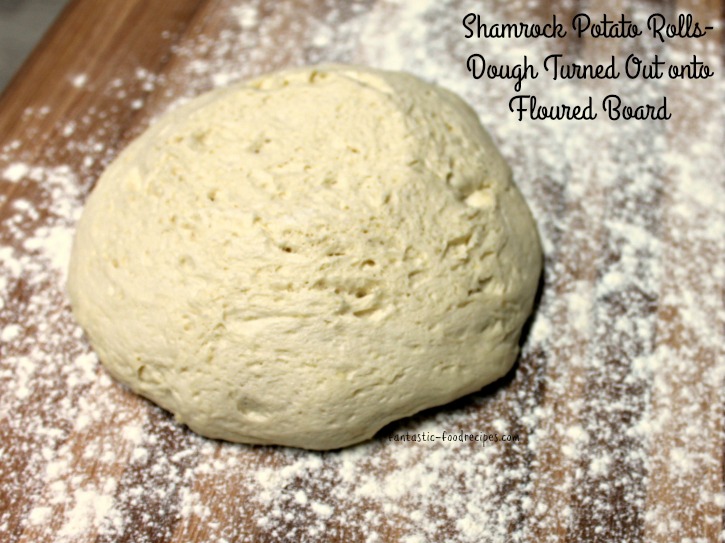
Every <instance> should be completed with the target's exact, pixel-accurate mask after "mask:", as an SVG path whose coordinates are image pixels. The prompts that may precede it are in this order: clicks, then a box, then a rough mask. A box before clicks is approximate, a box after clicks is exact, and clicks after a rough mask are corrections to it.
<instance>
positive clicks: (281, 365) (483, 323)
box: [68, 66, 542, 449]
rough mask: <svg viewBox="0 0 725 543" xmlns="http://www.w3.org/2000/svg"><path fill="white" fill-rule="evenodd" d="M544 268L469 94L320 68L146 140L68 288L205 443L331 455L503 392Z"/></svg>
mask: <svg viewBox="0 0 725 543" xmlns="http://www.w3.org/2000/svg"><path fill="white" fill-rule="evenodd" d="M541 260H542V257H541V248H540V245H539V239H538V236H537V232H536V226H535V224H534V221H533V219H532V217H531V214H530V212H529V210H528V208H527V206H526V204H525V202H524V200H523V199H522V197H521V194H520V193H519V191H518V190H517V188H516V187H515V185H514V184H513V183H512V181H511V172H510V170H509V168H508V166H507V165H506V163H505V162H504V160H503V159H502V157H501V155H500V154H499V152H498V151H497V149H496V147H495V146H494V144H493V143H492V141H491V138H490V137H489V136H488V134H487V133H486V132H485V131H484V129H483V128H482V127H481V125H480V123H479V121H478V118H477V116H476V114H475V113H474V112H473V110H471V109H470V108H469V107H468V106H467V105H466V104H465V103H464V102H463V101H462V100H461V99H460V98H458V97H457V96H455V95H454V94H452V93H451V92H448V91H446V90H444V89H442V88H440V87H437V86H434V85H431V84H428V83H425V82H423V81H421V80H420V79H417V78H415V77H413V76H410V75H407V74H403V73H394V72H384V71H379V70H373V69H368V68H361V67H353V66H321V67H316V68H303V69H295V70H291V71H283V72H278V73H275V74H271V75H268V76H264V77H261V78H259V79H256V80H254V81H251V82H246V83H241V84H237V85H234V86H231V87H228V88H225V89H221V90H216V91H213V92H210V93H208V94H205V95H203V96H201V97H199V98H197V99H195V100H193V101H191V102H190V103H188V104H186V105H185V106H183V107H180V108H179V109H176V110H174V111H172V112H170V113H168V114H166V115H165V116H164V117H162V118H161V119H160V120H159V122H157V123H155V124H154V125H153V126H152V127H151V128H149V129H148V130H147V131H146V132H145V133H144V134H143V135H141V137H139V138H138V139H137V140H135V141H134V142H133V143H132V144H131V145H129V146H128V148H126V149H125V150H124V151H123V152H122V153H121V154H120V155H119V157H118V158H117V159H116V160H115V161H114V162H113V163H112V164H111V165H110V166H109V168H108V169H107V170H106V172H105V173H104V174H103V176H102V177H101V179H100V180H99V181H98V184H97V186H96V188H95V189H94V191H93V193H92V194H91V195H90V197H89V198H88V203H87V205H86V208H85V210H84V213H83V216H82V218H81V220H80V222H79V224H78V230H77V234H76V238H75V243H74V247H73V254H72V258H71V265H70V274H69V284H68V291H69V294H70V298H71V302H72V306H73V312H74V314H75V316H76V317H77V319H78V321H79V322H80V323H81V325H82V326H83V328H84V329H85V330H86V332H87V335H88V337H89V338H90V341H91V343H92V345H93V347H94V348H95V350H96V352H97V353H98V356H99V357H100V359H101V361H102V362H103V364H104V365H105V367H106V368H107V369H108V371H109V372H110V373H111V374H112V375H113V376H115V377H116V378H117V379H118V380H119V381H121V382H123V383H125V384H126V385H128V386H129V387H131V388H132V389H133V390H135V391H136V392H138V393H139V394H142V395H143V396H146V397H147V398H150V399H151V400H153V401H154V402H156V403H157V404H159V405H161V406H163V407H164V408H166V409H168V410H169V411H171V412H173V413H174V414H175V415H176V417H177V419H178V420H179V421H182V422H184V423H185V424H187V425H188V426H189V427H190V428H191V429H193V430H194V431H196V432H198V433H200V434H202V435H205V436H209V437H214V438H222V439H226V440H230V441H239V442H244V443H272V444H281V445H290V446H295V447H303V448H309V449H331V448H337V447H343V446H346V445H350V444H353V443H356V442H359V441H362V440H365V439H368V438H370V437H371V436H373V435H374V434H375V432H376V431H378V430H379V429H380V428H381V427H383V426H384V425H386V424H387V423H389V422H391V421H393V420H395V419H398V418H401V417H405V416H407V415H411V414H413V413H415V412H417V411H419V410H421V409H424V408H427V407H431V406H435V405H440V404H444V403H447V402H449V401H451V400H453V399H455V398H458V397H460V396H463V395H465V394H468V393H470V392H473V391H476V390H478V389H480V388H481V387H483V386H484V385H486V384H488V383H490V382H492V381H494V380H496V379H498V378H499V377H501V376H503V375H504V374H505V373H506V372H507V371H508V370H509V369H510V368H511V366H512V364H513V363H514V360H515V358H516V356H517V354H518V341H519V336H520V332H521V328H522V326H523V324H524V322H525V321H526V319H527V317H528V316H529V313H530V312H531V307H532V303H533V300H534V295H535V293H536V289H537V283H538V279H539V275H540V272H541Z"/></svg>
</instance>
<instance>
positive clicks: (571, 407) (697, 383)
mask: <svg viewBox="0 0 725 543" xmlns="http://www.w3.org/2000/svg"><path fill="white" fill-rule="evenodd" d="M423 4H425V9H424V10H422V11H421V6H422V5H423ZM724 10H725V4H724V3H723V2H721V1H715V0H703V1H699V2H696V1H694V0H693V1H691V2H685V1H665V2H596V1H585V2H575V1H563V0H562V1H556V2H538V1H535V2H523V1H514V2H507V3H494V2H476V3H465V2H459V1H453V2H445V3H444V2H432V3H431V2H422V3H419V2H412V1H411V2H407V3H406V2H402V3H400V2H398V3H394V2H387V1H383V0H360V1H358V2H342V1H340V2H334V1H333V2H327V1H321V0H320V1H316V0H286V1H281V2H271V1H266V0H259V1H256V2H241V1H240V2H233V1H231V0H174V1H173V2H167V1H161V0H151V1H148V0H117V1H116V0H114V1H112V2H106V1H100V0H72V1H71V2H70V3H69V5H68V6H67V8H66V9H65V10H64V11H63V13H62V14H61V16H60V18H59V19H58V21H57V22H56V23H55V25H54V26H53V27H52V28H51V30H50V31H49V32H48V34H47V35H46V36H45V37H44V39H43V40H42V42H41V43H40V44H39V45H38V47H37V48H36V50H35V51H34V53H33V54H32V56H31V57H30V59H29V60H28V61H27V62H26V64H25V65H24V66H23V68H22V69H21V70H20V72H19V73H18V74H17V75H16V77H15V78H14V80H13V81H12V83H11V84H10V85H9V87H8V88H7V89H6V91H5V92H4V93H3V94H2V96H1V97H0V174H2V177H0V194H1V196H0V225H2V226H0V257H2V260H1V261H0V265H1V266H2V267H0V279H2V280H3V282H0V290H1V291H2V295H3V303H2V306H0V334H2V343H1V344H0V438H1V439H2V443H1V445H0V540H2V541H9V542H20V541H22V542H38V541H97V542H101V541H123V542H144V541H154V542H156V541H168V542H181V541H220V542H221V541H255V542H256V541H340V542H346V541H369V542H370V543H372V542H374V541H408V542H416V541H441V542H442V541H527V542H528V541H530V542H545V541H547V542H548V541H571V542H582V541H617V542H622V541H628V542H641V541H653V542H662V543H665V542H674V541H683V542H684V541H690V542H693V543H694V542H700V541H707V542H715V541H722V540H723V537H725V525H724V522H725V493H724V488H723V485H724V483H725V471H724V467H723V461H724V457H725V448H724V447H723V446H724V444H725V430H724V428H723V416H724V413H723V407H724V405H725V403H724V398H723V385H724V384H725V383H724V379H725V356H724V355H725V288H724V285H725V271H724V269H725V268H724V267H725V258H724V257H723V254H725V253H724V252H723V251H724V250H725V248H724V244H725V227H724V226H723V224H724V220H725V214H724V213H723V203H724V202H725V175H724V174H725V158H723V148H725V136H724V131H725V128H723V127H724V126H725V120H724V118H723V99H724V98H725V91H724V90H723V89H724V87H723V84H722V75H721V74H722V70H723V56H724V55H725V45H724V43H723V32H722V23H723V13H724ZM470 11H477V12H479V13H481V14H482V15H483V16H484V17H490V18H491V19H490V21H491V22H493V21H498V22H503V21H529V22H537V21H538V22H541V23H544V22H548V21H550V20H551V16H552V14H556V15H557V18H558V19H559V20H561V21H563V22H565V23H567V24H568V22H569V21H571V19H572V17H573V16H574V15H575V14H577V13H580V12H586V13H589V14H591V15H592V17H595V16H597V14H598V15H601V14H603V13H607V14H610V15H612V16H615V15H618V14H621V13H627V14H629V15H630V16H631V15H632V14H637V15H638V17H639V18H638V19H637V20H638V22H640V23H641V22H642V18H641V16H642V15H645V16H646V14H648V13H654V12H660V13H663V14H664V15H665V16H667V18H668V20H673V21H674V20H676V19H677V15H678V14H680V13H690V14H692V15H693V17H694V18H695V20H699V21H703V22H706V23H707V24H714V28H713V29H712V30H710V31H708V35H707V37H706V38H702V39H698V40H695V39H672V40H668V41H667V42H665V43H660V42H658V41H657V40H652V39H650V40H645V39H644V38H643V39H641V40H630V41H628V40H616V39H591V38H583V39H576V38H574V37H573V36H572V35H571V33H570V34H569V35H568V36H567V37H566V38H563V39H559V40H551V41H549V40H543V39H539V40H534V41H525V42H512V46H511V50H510V51H509V50H508V49H507V45H506V42H501V40H498V41H495V40H492V41H486V40H478V41H467V40H466V39H464V37H463V34H464V32H463V28H462V27H461V23H460V22H461V18H462V17H463V15H465V14H466V13H468V12H470ZM713 22H714V23H713ZM514 45H515V46H516V47H518V49H516V47H514ZM475 51H483V52H490V53H491V56H494V55H499V58H498V59H497V60H498V63H502V62H504V61H505V60H506V61H510V62H512V61H513V60H512V59H514V58H516V55H518V56H519V57H520V56H521V55H523V54H528V55H531V56H532V57H537V55H539V57H537V58H540V55H541V54H542V53H543V54H545V53H547V52H560V53H562V54H565V55H569V56H571V57H572V58H576V59H577V61H578V62H589V63H597V62H598V63H605V62H607V61H608V59H609V58H611V56H612V55H617V57H618V58H621V59H624V58H626V57H627V55H629V54H630V53H636V54H639V55H641V56H643V57H649V56H651V55H652V54H655V53H656V54H659V55H661V56H662V57H663V58H667V59H675V60H677V61H678V62H682V63H685V62H687V61H688V60H689V59H690V58H691V57H692V55H693V54H697V55H698V56H699V57H701V58H704V59H706V60H707V62H709V63H710V64H711V66H712V68H713V70H714V71H715V74H716V76H715V77H714V78H711V79H709V80H703V81H682V80H673V79H668V78H663V79H661V80H656V81H639V82H636V81H633V82H623V81H621V80H602V81H596V82H592V81H589V82H585V83H583V85H584V86H575V85H573V84H568V85H569V86H566V85H567V83H565V82H552V81H549V82H544V81H543V79H544V77H541V78H540V80H537V81H535V82H534V81H529V82H525V83H524V86H525V87H526V88H529V89H534V91H536V92H540V93H541V94H540V96H541V99H542V100H546V99H551V98H552V96H557V92H559V91H557V90H556V89H560V91H561V95H562V96H566V97H567V98H568V99H570V100H575V99H580V98H581V97H582V96H585V95H586V93H587V92H595V93H596V96H597V97H598V98H597V99H598V100H599V101H601V97H602V96H605V95H607V94H610V93H620V94H621V95H622V97H623V98H625V99H630V100H638V99H647V100H650V101H657V100H661V98H662V96H667V100H668V104H669V107H670V111H671V112H672V113H673V118H672V119H671V120H669V121H628V122H626V123H625V122H614V121H608V120H606V119H598V120H597V121H596V122H594V121H592V122H590V123H588V124H587V123H586V122H582V123H581V124H574V122H566V121H523V122H519V121H517V120H516V119H515V117H514V116H513V115H512V114H511V113H510V112H509V111H508V109H507V106H508V98H509V97H510V96H512V94H513V91H512V90H511V89H512V82H501V81H499V82H487V81H484V80H481V81H473V80H472V78H471V77H470V74H468V73H467V72H466V70H465V58H466V56H467V55H468V54H470V53H472V52H475ZM517 51H518V52H517ZM505 55H509V56H505ZM318 62H351V63H367V64H374V65H376V64H377V65H381V66H384V67H388V66H392V67H401V68H405V69H406V70H408V71H411V72H413V73H418V74H420V75H421V76H422V77H424V78H435V79H442V81H441V83H442V84H446V85H448V86H451V87H453V88H454V90H457V91H459V92H461V93H462V94H463V95H464V97H465V98H466V99H467V100H469V101H470V102H471V103H472V105H473V106H474V108H475V109H476V111H477V112H478V113H479V114H480V115H481V117H482V119H483V120H484V122H485V124H486V125H487V127H488V128H489V129H490V130H491V132H492V134H493V136H494V138H495V139H496V141H497V142H500V144H501V147H502V151H503V153H504V155H505V156H506V157H507V158H508V159H509V160H510V162H511V164H512V168H513V170H514V173H515V176H516V177H517V181H518V183H519V184H520V186H521V188H522V191H523V192H524V194H525V196H526V197H527V199H528V200H529V202H530V203H531V205H532V208H533V210H534V213H535V215H536V218H537V220H538V222H539V225H540V229H541V233H542V239H543V240H544V247H545V252H546V272H545V277H544V280H543V282H542V290H541V293H540V297H539V302H538V305H537V309H536V316H535V320H534V322H533V324H532V325H531V329H530V331H529V333H528V335H527V336H526V338H525V341H524V344H523V345H524V346H523V350H522V356H521V358H520V360H519V362H518V363H517V366H516V368H515V369H514V370H513V371H512V373H511V374H510V375H509V376H507V377H506V378H505V379H503V380H502V381H501V382H500V383H496V384H494V385H491V386H490V387H487V388H486V389H485V390H483V391H481V392H480V393H478V394H474V395H472V396H470V397H467V398H464V399H461V400H459V401H457V402H454V403H453V404H452V405H449V406H443V407H441V408H436V409H432V410H429V411H427V412H424V413H422V414H419V415H417V416H416V417H413V418H411V419H406V420H404V421H401V422H398V423H395V424H393V425H391V426H389V427H387V428H385V429H384V430H383V431H382V432H381V433H380V435H379V436H377V437H376V438H375V439H374V440H373V441H372V442H371V443H368V444H365V445H362V446H360V447H355V448H353V449H351V450H347V451H333V452H328V453H312V452H306V451H299V450H291V449H284V448H276V447H247V446H243V445H234V444H228V443H220V442H215V441H212V440H205V439H203V438H200V437H199V436H196V435H194V434H193V433H191V432H190V431H188V430H187V429H186V428H184V427H182V426H180V425H178V424H176V423H175V422H174V421H173V418H172V417H171V416H169V414H168V413H166V412H164V411H163V410H161V409H159V408H157V407H155V406H154V405H152V404H151V403H150V402H147V401H145V400H143V399H140V398H138V397H136V396H135V395H133V394H132V393H130V392H129V391H128V390H126V389H125V388H124V387H122V386H120V385H118V384H117V383H115V382H113V381H112V380H111V379H110V378H109V377H108V376H107V375H106V373H105V371H104V370H103V368H102V367H101V366H100V364H99V363H98V362H97V360H95V358H93V355H92V354H90V353H91V351H90V347H89V346H88V343H87V341H86V339H85V337H84V336H82V334H81V332H80V330H79V329H78V327H77V325H76V324H75V323H74V321H73V318H72V316H71V313H70V308H69V306H68V303H67V301H66V298H65V295H64V292H63V281H64V270H63V269H62V263H63V262H64V260H63V259H64V255H65V258H66V259H67V251H68V249H69V245H68V239H69V238H68V236H69V235H71V234H72V227H73V223H74V221H75V220H76V219H77V216H78V213H79V212H80V209H81V208H82V203H83V201H84V199H85V197H86V195H87V194H88V192H89V191H90V190H91V188H92V186H93V184H94V183H95V181H96V180H97V178H98V176H99V175H100V174H101V172H102V171H103V169H104V168H105V166H106V165H107V164H108V163H109V162H110V160H112V159H113V158H114V157H115V156H116V155H117V154H118V152H119V151H120V150H121V149H122V148H123V147H124V146H125V145H126V144H127V143H128V142H129V141H130V140H131V139H133V138H134V137H135V136H137V135H138V134H139V133H140V132H141V131H143V129H144V128H145V127H146V126H148V125H149V123H151V122H152V121H153V119H154V118H155V117H156V116H158V115H159V114H161V113H163V112H164V111H166V110H167V109H168V108H169V107H170V106H173V105H174V104H177V103H179V101H180V100H181V99H185V98H188V97H192V96H196V95H198V94H200V93H201V92H203V91H205V90H207V89H210V88H213V87H215V86H219V85H223V84H225V83H226V82H228V81H230V80H235V79H240V78H244V77H249V76H252V75H257V74H261V73H264V72H267V71H271V70H273V69H277V68H282V67H286V66H292V65H300V64H305V63H318ZM529 85H531V86H530V87H529ZM557 85H558V86H557ZM587 85H588V86H587ZM523 93H524V94H525V93H526V92H523ZM2 172H4V173H2ZM16 174H17V175H16ZM16 177H17V178H16ZM56 237H57V239H58V240H59V242H58V243H59V245H58V246H57V247H54V246H52V245H53V240H54V239H56ZM58 262H60V263H61V264H60V265H58ZM441 431H447V432H449V433H455V432H459V431H463V432H468V431H475V432H479V431H480V432H489V431H490V432H498V433H500V434H504V433H505V434H510V435H516V436H519V437H520V438H521V440H520V442H518V443H510V444H505V443H495V444H492V445H491V446H488V447H481V446H480V445H472V446H470V447H469V446H467V445H466V446H463V445H460V444H452V443H436V444H434V445H431V444H424V443H416V442H412V443H404V444H401V443H398V442H394V441H391V438H392V437H393V436H396V435H400V434H405V433H406V432H407V433H413V434H415V433H420V432H441Z"/></svg>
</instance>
